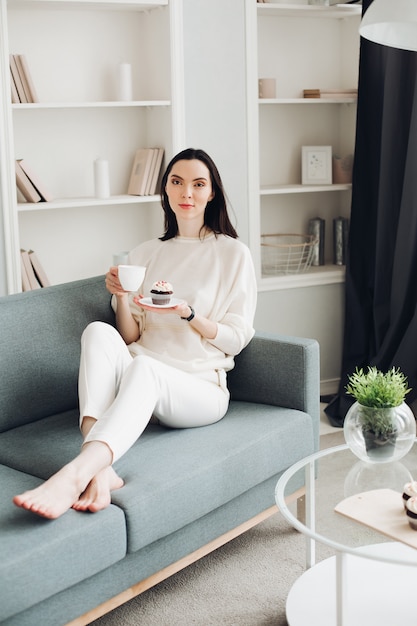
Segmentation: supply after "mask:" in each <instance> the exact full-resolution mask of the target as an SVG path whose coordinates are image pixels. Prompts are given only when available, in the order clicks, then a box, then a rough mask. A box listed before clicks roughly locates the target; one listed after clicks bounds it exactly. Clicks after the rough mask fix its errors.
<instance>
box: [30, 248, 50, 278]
mask: <svg viewBox="0 0 417 626" xmlns="http://www.w3.org/2000/svg"><path fill="white" fill-rule="evenodd" d="M28 255H29V259H30V262H31V264H32V267H33V270H34V272H35V276H36V278H37V279H38V282H39V284H40V286H41V287H49V286H50V285H51V282H50V280H49V278H48V276H47V275H46V272H45V270H44V268H43V265H42V263H41V262H40V260H39V257H38V255H37V254H36V252H34V251H33V250H29V252H28Z"/></svg>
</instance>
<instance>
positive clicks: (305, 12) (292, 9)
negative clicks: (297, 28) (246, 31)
mask: <svg viewBox="0 0 417 626" xmlns="http://www.w3.org/2000/svg"><path fill="white" fill-rule="evenodd" d="M257 8H258V15H259V16H263V15H275V16H277V17H278V16H279V17H317V18H321V19H323V18H325V17H326V18H328V17H331V18H336V19H343V18H346V17H352V16H356V15H360V14H361V11H362V7H361V6H350V5H346V4H336V5H334V6H331V7H327V6H316V5H308V4H283V3H278V2H275V3H268V4H259V3H258V4H257Z"/></svg>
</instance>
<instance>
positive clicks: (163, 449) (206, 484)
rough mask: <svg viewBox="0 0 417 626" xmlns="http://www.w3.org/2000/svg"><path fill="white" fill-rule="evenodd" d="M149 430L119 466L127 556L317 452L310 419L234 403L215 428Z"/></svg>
mask: <svg viewBox="0 0 417 626" xmlns="http://www.w3.org/2000/svg"><path fill="white" fill-rule="evenodd" d="M157 428H158V427H151V429H157ZM151 429H149V431H148V433H144V435H145V436H142V437H141V438H140V439H139V441H138V442H137V443H136V444H135V445H134V446H133V448H131V450H130V451H129V452H127V454H126V455H125V456H124V457H122V459H120V461H119V462H118V464H117V469H118V471H119V473H120V474H121V475H122V476H123V478H124V479H125V481H126V485H125V487H124V488H123V489H120V490H118V491H116V492H114V494H113V498H112V501H113V502H114V503H115V504H117V505H118V506H119V507H121V508H122V509H123V510H124V512H125V514H126V521H127V529H128V551H129V552H134V551H136V550H139V549H140V548H142V547H143V546H145V545H147V544H149V543H152V542H153V541H156V540H157V539H160V538H162V537H165V536H167V535H169V534H170V533H172V532H174V531H176V530H177V529H179V528H181V527H183V526H185V525H186V524H189V523H191V522H193V521H194V520H196V519H199V518H200V517H203V516H204V515H206V514H207V513H208V512H210V511H212V510H214V509H216V508H218V507H220V506H221V505H223V504H224V503H226V502H229V501H230V500H233V499H234V498H236V497H237V496H239V495H240V494H242V493H244V492H246V491H248V490H249V489H251V488H252V487H253V486H255V485H257V484H259V483H262V482H263V481H265V480H267V479H268V478H270V477H271V476H274V475H276V474H277V473H279V472H280V471H282V470H284V469H287V468H288V467H289V466H290V465H291V464H292V463H294V462H295V461H297V460H299V459H301V458H302V457H304V456H306V455H307V454H310V453H311V452H312V451H313V450H314V434H313V430H312V425H311V419H310V417H309V416H308V415H306V414H305V413H302V412H301V411H293V410H288V409H282V408H277V407H271V406H268V405H255V404H249V403H241V402H233V403H231V405H230V409H229V411H228V413H227V415H226V416H225V417H224V418H223V419H222V420H221V421H220V422H217V423H216V424H212V425H210V426H204V427H200V428H190V429H186V430H165V429H160V433H159V434H158V435H157V433H156V432H155V431H152V430H151ZM146 435H147V436H146Z"/></svg>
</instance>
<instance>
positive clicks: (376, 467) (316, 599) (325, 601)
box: [275, 443, 417, 626]
mask: <svg viewBox="0 0 417 626" xmlns="http://www.w3.org/2000/svg"><path fill="white" fill-rule="evenodd" d="M414 479H415V480H417V445H416V443H415V444H414V446H413V447H412V449H411V451H410V452H409V453H408V454H407V455H406V456H405V457H404V458H402V459H401V460H400V461H398V462H393V463H383V464H381V463H379V464H369V463H364V462H363V461H359V459H358V458H357V457H356V456H354V455H353V453H352V452H351V451H350V449H349V448H348V446H347V445H340V446H337V447H334V448H328V449H325V450H322V451H320V452H317V453H316V454H313V455H311V456H309V457H306V458H305V459H302V460H301V461H299V462H298V463H296V464H295V465H293V466H292V467H291V468H289V469H288V470H287V471H286V472H285V473H284V474H283V475H282V477H281V478H280V480H279V481H278V483H277V486H276V490H275V500H276V504H277V506H278V508H279V510H280V511H281V513H282V515H284V517H285V518H286V519H287V520H288V521H289V522H290V523H291V524H292V526H294V528H296V529H297V530H299V531H300V532H301V533H303V534H304V535H305V536H306V571H305V572H304V573H303V574H302V576H301V577H300V578H299V579H298V580H297V581H296V582H295V584H294V585H293V587H292V588H291V590H290V593H289V595H288V598H287V605H286V614H287V621H288V624H289V626H313V625H314V626H316V625H317V626H396V625H397V624H401V623H403V622H402V620H403V619H407V620H408V621H407V622H405V623H410V624H414V623H416V624H417V608H416V606H417V605H416V602H415V596H416V589H417V531H413V530H411V528H409V525H408V521H407V517H406V515H405V512H404V509H403V505H402V500H401V493H402V491H403V486H404V484H405V483H406V482H408V481H410V480H414ZM302 481H304V484H305V486H306V493H305V511H303V516H301V517H300V514H299V511H298V516H297V510H296V507H295V505H294V504H287V501H286V500H287V499H288V501H290V500H291V499H290V498H289V496H290V495H291V494H292V493H294V491H295V490H296V489H297V487H298V486H299V485H300V484H301V482H302ZM381 490H384V491H381ZM394 492H397V493H394ZM388 496H389V497H388ZM375 497H376V498H378V499H377V501H376V502H377V506H376V507H375V505H374V504H372V505H371V506H369V503H372V502H374V500H373V499H372V498H375ZM381 498H382V499H381ZM397 498H398V510H397ZM346 503H349V507H347V508H348V512H349V515H346ZM351 503H353V511H354V513H353V517H352V515H351V511H352V509H351V506H352V505H351ZM381 503H382V504H381ZM388 503H391V504H390V506H392V505H393V507H394V509H395V511H394V512H393V516H395V523H396V524H397V527H399V526H401V528H400V530H401V533H404V534H403V535H401V540H400V541H398V540H396V538H397V537H396V532H394V533H393V534H392V533H391V527H390V526H389V524H388V521H389V515H388V513H387V515H386V516H385V505H387V511H388V509H389V508H390V507H389V506H388ZM357 506H359V512H360V515H359V517H361V515H362V514H363V511H365V517H366V520H365V521H364V520H363V519H362V520H361V521H358V517H357V508H356V507H357ZM335 507H338V509H339V511H340V510H341V511H342V512H337V511H335ZM369 509H371V511H369ZM379 510H380V511H382V513H381V514H379V513H378V511H379ZM375 511H376V512H377V515H376V526H377V528H379V530H375V524H374V522H375V520H373V521H372V515H371V516H370V517H371V522H370V523H369V520H368V515H369V512H371V513H374V512H375ZM387 524H388V527H389V532H385V531H386V528H385V526H386V525H387ZM398 525H399V526H398ZM381 526H382V528H383V530H382V531H381V528H380V527H381ZM394 526H395V524H394ZM404 537H405V539H406V542H404V541H403V538H404ZM316 542H319V543H320V544H323V545H324V546H327V551H329V550H328V549H329V548H331V551H330V553H332V554H333V556H331V557H330V558H325V559H323V560H321V561H319V562H317V563H316V547H317V546H316ZM414 544H415V547H412V546H413V545H414ZM410 620H411V621H410Z"/></svg>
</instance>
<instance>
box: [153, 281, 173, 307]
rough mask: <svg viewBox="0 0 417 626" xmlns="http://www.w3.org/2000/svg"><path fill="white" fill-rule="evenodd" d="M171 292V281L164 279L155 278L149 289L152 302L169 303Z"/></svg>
mask: <svg viewBox="0 0 417 626" xmlns="http://www.w3.org/2000/svg"><path fill="white" fill-rule="evenodd" d="M173 293H174V291H173V289H172V285H171V283H168V282H167V281H166V280H157V281H156V282H155V283H154V284H153V285H152V289H151V298H152V304H156V305H158V304H159V305H161V304H169V303H170V302H171V296H172V294H173Z"/></svg>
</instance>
